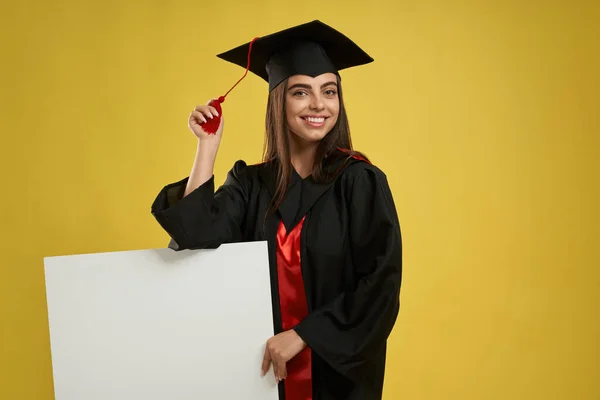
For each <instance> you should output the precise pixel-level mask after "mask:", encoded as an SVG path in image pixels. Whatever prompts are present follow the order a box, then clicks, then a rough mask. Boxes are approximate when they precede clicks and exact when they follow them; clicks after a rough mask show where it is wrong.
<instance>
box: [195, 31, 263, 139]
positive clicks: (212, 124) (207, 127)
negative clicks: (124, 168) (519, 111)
mask: <svg viewBox="0 0 600 400" xmlns="http://www.w3.org/2000/svg"><path fill="white" fill-rule="evenodd" d="M256 39H258V37H255V38H254V39H252V41H251V42H250V47H249V49H248V65H247V66H246V72H244V75H243V76H242V77H241V78H240V79H239V80H238V81H237V82H236V83H235V85H233V86H232V87H231V89H229V90H228V91H227V93H225V95H224V96H220V97H219V98H218V99H212V100H211V101H210V103H208V104H209V105H211V106H213V107H214V108H215V109H216V110H217V112H218V113H219V116H218V117H214V118H211V119H208V120H207V121H206V122H203V123H201V124H200V126H202V129H204V131H205V132H206V133H208V134H209V135H214V134H215V133H217V130H218V129H219V125H221V116H222V115H223V109H222V108H221V103H223V102H224V101H225V97H227V95H228V94H229V92H231V91H232V90H233V88H235V87H236V86H237V85H238V83H240V82H241V81H242V79H244V78H245V77H246V75H247V74H248V70H249V69H250V53H251V52H252V44H253V43H254V41H255V40H256Z"/></svg>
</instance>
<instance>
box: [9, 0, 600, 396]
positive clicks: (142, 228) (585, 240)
mask: <svg viewBox="0 0 600 400" xmlns="http://www.w3.org/2000/svg"><path fill="white" fill-rule="evenodd" d="M136 3H137V4H136ZM168 3H169V2H165V1H150V2H119V1H108V2H106V1H97V2H82V1H75V0H62V1H60V0H59V1H53V2H48V1H20V2H17V1H13V2H12V4H8V2H4V3H3V4H2V5H1V6H0V38H1V39H0V40H1V42H0V43H1V48H0V50H1V52H0V57H1V62H0V69H1V70H0V96H1V104H0V132H1V141H0V143H1V144H0V171H1V173H2V180H1V182H2V192H1V195H0V210H1V214H0V218H1V229H2V237H1V238H0V251H1V253H2V259H1V261H0V262H1V265H0V399H2V400H4V399H7V400H8V399H10V400H20V399H27V400H49V399H52V398H53V394H52V393H53V389H52V375H51V363H50V353H49V342H48V326H47V319H46V308H45V307H46V304H45V293H44V280H43V279H44V277H43V262H42V258H43V257H44V256H50V255H62V254H74V253H90V252H105V251H117V250H129V249H140V248H152V247H163V246H164V245H165V244H166V240H167V238H166V236H165V234H164V233H163V232H162V231H161V230H160V228H159V226H158V225H157V224H156V222H155V221H154V220H153V218H152V217H151V215H150V213H149V208H150V203H151V201H152V200H153V198H154V196H155V194H156V193H157V191H158V190H159V189H160V187H161V186H162V185H163V184H165V183H167V182H169V181H172V180H175V179H179V178H180V177H182V176H184V175H186V174H187V173H188V171H189V168H190V166H191V161H192V157H193V154H194V150H195V146H194V138H193V136H192V135H191V133H189V131H188V130H187V126H186V122H187V115H188V113H189V111H190V110H191V108H192V107H193V106H194V105H195V104H197V103H204V102H205V101H206V100H207V99H208V98H210V97H212V96H218V95H220V94H222V93H223V92H224V91H225V90H227V89H228V88H229V86H230V85H231V84H233V83H234V82H235V81H236V80H237V79H238V78H239V76H241V73H242V72H243V71H242V70H241V69H239V68H236V67H234V66H232V65H229V64H225V63H223V62H220V61H219V60H218V59H217V58H216V57H214V54H216V53H219V52H221V51H223V50H227V49H229V48H230V47H233V46H235V45H238V44H240V43H242V42H244V41H246V40H249V39H251V38H252V37H253V36H255V35H262V34H265V33H269V32H271V31H273V30H278V29H281V28H285V27H287V26H290V25H293V24H296V23H301V22H305V21H308V20H312V19H314V18H320V19H322V20H323V21H325V22H328V23H331V24H333V25H334V26H336V27H337V28H339V29H341V30H342V31H344V32H347V33H348V34H349V35H350V36H352V37H353V38H355V39H356V40H357V41H358V42H359V43H360V44H361V45H362V46H364V47H365V48H366V49H367V50H368V51H369V52H370V53H371V54H372V55H373V56H374V58H375V59H376V60H377V61H376V63H374V64H371V65H370V66H367V67H365V68H359V69H355V70H351V71H347V72H345V73H344V74H343V79H344V84H345V93H346V98H347V102H348V108H349V112H350V118H351V124H352V129H353V134H354V140H355V143H356V145H357V147H358V148H359V149H360V150H363V151H365V152H366V153H367V154H368V155H369V156H370V157H371V158H372V159H373V160H374V161H375V162H376V163H377V164H378V165H380V166H381V167H382V168H383V169H384V170H385V171H386V172H387V174H388V175H389V178H390V182H391V185H392V186H393V191H394V195H395V197H396V201H397V206H398V210H399V213H400V217H401V222H402V226H403V233H404V240H405V254H406V256H405V274H404V277H405V280H404V289H403V294H402V304H403V307H402V312H401V317H400V319H399V322H398V325H397V327H396V330H395V331H394V334H393V338H392V340H391V344H390V352H389V368H388V375H387V383H386V399H410V400H415V399H427V400H440V399H461V400H471V399H502V400H505V399H545V400H550V399H576V400H582V399H598V398H600V345H599V342H600V314H599V312H598V306H599V305H600V273H599V267H600V259H599V257H598V250H597V248H598V246H599V245H598V241H599V239H600V234H599V233H600V232H599V231H600V229H599V226H600V225H599V223H600V219H599V213H598V204H599V203H600V202H599V200H600V199H599V195H598V185H599V183H600V177H599V176H598V175H599V174H598V171H599V169H600V167H599V161H598V158H599V156H598V152H599V150H600V141H599V139H598V137H599V135H600V123H599V117H598V115H599V114H600V104H599V101H598V93H599V89H600V85H599V78H598V75H599V71H600V60H599V59H600V57H599V54H598V49H599V48H600V47H599V44H598V43H599V39H600V28H599V27H600V24H598V21H600V7H599V6H598V2H595V3H596V4H595V5H594V2H593V1H591V0H590V1H588V2H584V1H571V2H569V1H562V2H558V1H550V2H547V1H538V2H518V1H500V0H498V1H495V2H493V1H486V2H467V1H459V2H449V1H445V0H428V1H404V0H403V1H398V2H394V1H383V0H373V1H368V2H364V1H356V0H353V1H344V2H342V1H338V2H322V1H315V0H306V1H303V2H286V4H282V2H281V0H262V1H258V2H248V3H246V2H242V1H233V0H225V1H219V2H206V1H185V2H183V1H179V2H171V3H170V4H171V5H166V4H168ZM209 3H213V4H214V5H212V6H208V4H209ZM250 3H254V5H250ZM525 3H526V4H527V5H525ZM534 3H537V4H535V5H534ZM265 99H266V86H265V84H264V83H263V82H262V81H260V80H259V79H258V78H255V77H253V76H248V78H247V79H246V80H245V81H244V82H243V84H242V85H240V86H238V88H237V89H236V90H235V91H234V92H232V94H231V95H230V96H229V98H228V100H227V102H226V103H225V105H224V107H225V113H226V118H228V120H227V127H226V132H225V134H226V138H225V139H224V142H223V145H222V150H221V153H220V157H219V159H218V166H217V179H218V180H219V182H221V181H222V179H223V178H224V174H225V172H226V171H227V170H228V169H229V168H230V167H231V165H232V163H233V162H234V161H235V160H236V159H238V158H244V159H246V160H248V161H249V162H254V161H258V159H259V155H260V151H261V148H262V127H263V116H264V107H265Z"/></svg>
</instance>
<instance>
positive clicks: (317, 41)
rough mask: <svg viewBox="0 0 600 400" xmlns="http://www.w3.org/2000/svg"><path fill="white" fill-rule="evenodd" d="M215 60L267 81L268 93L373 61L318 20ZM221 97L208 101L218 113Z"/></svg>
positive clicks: (211, 127) (212, 126)
mask: <svg viewBox="0 0 600 400" xmlns="http://www.w3.org/2000/svg"><path fill="white" fill-rule="evenodd" d="M217 57H219V58H221V59H223V60H225V61H228V62H231V63H233V64H236V65H239V66H240V67H242V68H245V69H246V74H247V73H248V71H250V72H252V73H254V74H255V75H257V76H259V77H261V78H262V79H264V80H265V81H267V82H268V84H269V91H272V90H273V89H274V88H275V87H277V86H278V85H279V84H280V83H281V82H283V81H284V80H285V79H287V78H289V77H290V76H292V75H308V76H312V77H315V76H318V75H321V74H324V73H328V72H331V73H335V74H337V75H339V71H340V70H342V69H346V68H350V67H355V66H359V65H364V64H368V63H370V62H372V61H374V60H373V58H372V57H371V56H369V55H368V54H367V53H366V52H365V51H364V50H362V49H361V48H360V47H359V46H358V45H357V44H356V43H354V42H353V41H352V40H350V39H349V38H348V37H347V36H345V35H344V34H342V33H341V32H338V31H337V30H335V29H334V28H332V27H330V26H329V25H327V24H324V23H323V22H321V21H319V20H315V21H312V22H308V23H305V24H301V25H297V26H294V27H291V28H287V29H284V30H282V31H279V32H275V33H272V34H270V35H267V36H263V37H257V38H254V39H253V40H252V41H251V42H249V43H246V44H243V45H240V46H238V47H236V48H233V49H231V50H229V51H226V52H224V53H221V54H218V55H217ZM246 74H244V76H242V78H241V79H240V80H239V81H238V82H237V83H236V84H235V85H234V86H233V87H232V88H231V89H229V91H228V92H227V94H229V92H230V91H231V90H232V89H233V88H234V87H235V86H236V85H237V84H238V83H239V82H240V81H241V80H242V79H243V78H244V77H245V76H246ZM227 94H225V96H227ZM225 96H221V97H219V98H218V99H216V100H214V101H213V102H211V105H213V106H215V107H216V108H217V110H218V111H219V114H221V107H220V103H222V102H223V101H225ZM219 123H220V118H218V119H217V118H215V119H213V120H210V121H208V122H207V123H206V126H205V127H204V129H205V130H207V131H209V132H212V133H214V132H216V130H217V128H218V126H219Z"/></svg>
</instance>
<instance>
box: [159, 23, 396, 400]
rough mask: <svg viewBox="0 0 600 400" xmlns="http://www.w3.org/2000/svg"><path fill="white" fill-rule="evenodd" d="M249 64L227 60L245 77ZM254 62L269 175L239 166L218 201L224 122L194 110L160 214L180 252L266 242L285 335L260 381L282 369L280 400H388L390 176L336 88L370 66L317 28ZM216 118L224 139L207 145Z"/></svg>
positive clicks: (265, 44)
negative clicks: (182, 164) (353, 70)
mask: <svg viewBox="0 0 600 400" xmlns="http://www.w3.org/2000/svg"><path fill="white" fill-rule="evenodd" d="M247 51H248V45H244V46H240V47H239V48H237V49H234V50H232V51H230V52H228V53H224V54H223V55H221V56H220V57H222V58H224V59H226V60H228V61H231V62H236V63H239V64H240V65H243V62H244V61H243V59H244V57H243V55H244V54H246V53H247ZM252 57H253V58H252V60H251V65H254V69H253V70H252V72H255V73H256V74H257V75H259V76H262V77H263V78H264V79H265V80H267V82H268V83H269V97H268V105H267V115H266V147H265V150H266V151H265V154H264V160H263V162H262V163H261V164H258V165H247V164H246V163H245V162H244V161H238V162H236V163H235V165H234V166H233V168H232V169H231V171H230V172H229V174H228V175H227V179H226V181H225V183H224V184H223V185H222V186H221V187H219V188H218V190H216V192H215V186H214V176H213V168H214V164H215V159H216V157H217V151H218V148H219V143H220V141H221V137H222V135H223V116H219V115H218V112H217V110H216V109H215V108H213V107H211V106H209V105H202V106H197V107H196V108H195V109H194V110H193V111H192V113H191V115H190V118H189V127H190V129H191V130H192V132H193V133H194V135H195V136H196V137H197V138H198V148H197V154H196V158H195V160H194V164H193V167H192V171H191V174H190V176H189V177H188V178H185V179H183V180H181V181H179V182H176V183H172V184H170V185H167V186H166V187H164V188H163V189H162V190H161V192H160V193H159V194H158V196H157V198H156V200H155V202H154V204H153V205H152V213H153V215H154V216H155V217H156V219H157V221H158V222H159V223H160V224H161V226H162V227H163V228H164V229H165V230H166V232H168V233H169V235H170V236H171V238H172V240H171V244H170V247H171V248H173V249H176V250H181V249H204V248H215V247H218V246H219V245H221V244H222V243H232V242H243V241H262V240H266V241H268V244H269V259H270V265H271V268H270V270H271V283H272V294H273V315H274V329H275V332H276V335H275V336H274V337H272V338H270V339H268V340H267V343H266V350H265V356H264V361H263V365H262V370H263V373H267V371H268V370H269V369H270V368H271V367H272V368H273V372H274V374H275V376H276V378H277V379H278V381H279V382H280V384H279V390H280V397H281V398H282V399H286V400H308V399H315V400H316V399H322V400H328V399H332V400H333V399H357V400H358V399H360V400H365V399H369V400H371V399H380V398H381V395H382V387H383V380H384V369H385V355H386V342H387V338H388V336H389V334H390V332H391V330H392V328H393V326H394V324H395V321H396V318H397V315H398V311H399V293H400V283H401V274H402V246H401V236H400V227H399V222H398V217H397V213H396V208H395V205H394V201H393V199H392V194H391V191H390V189H389V187H388V184H387V181H386V177H385V175H384V174H383V172H382V171H381V170H379V169H378V168H377V167H376V166H374V165H373V164H371V163H370V162H369V161H368V160H367V159H366V158H365V157H364V156H362V155H360V154H359V153H357V152H354V151H352V150H351V149H352V144H351V139H350V132H349V127H348V120H347V116H346V111H345V108H344V102H343V98H342V90H341V89H342V88H341V80H340V78H339V75H338V70H339V69H342V68H346V67H348V66H354V65H360V64H365V63H367V62H370V61H372V59H371V58H370V57H368V56H367V55H366V53H364V52H363V51H362V50H361V49H360V48H358V46H356V45H355V44H354V43H352V42H351V41H350V40H349V39H348V38H346V37H345V36H343V35H342V34H340V33H339V32H337V31H335V30H333V29H332V28H330V27H328V26H327V25H325V24H322V23H321V22H319V21H314V22H312V23H308V24H304V25H300V26H297V27H294V28H290V29H288V30H285V31H281V32H278V33H275V34H273V35H270V36H266V37H264V38H261V39H259V40H257V41H256V42H255V43H254V48H253V50H252ZM213 118H221V121H220V125H219V129H218V130H217V132H216V134H207V132H206V131H205V129H204V124H205V123H206V122H207V121H208V120H210V119H213ZM240 334H242V333H240ZM257 368H259V366H257ZM233 379H235V377H233Z"/></svg>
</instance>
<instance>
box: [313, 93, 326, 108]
mask: <svg viewBox="0 0 600 400" xmlns="http://www.w3.org/2000/svg"><path fill="white" fill-rule="evenodd" d="M309 107H310V109H311V110H322V109H324V108H325V104H324V103H323V97H322V96H321V94H320V93H318V94H315V95H314V96H311V99H310V105H309Z"/></svg>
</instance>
